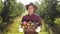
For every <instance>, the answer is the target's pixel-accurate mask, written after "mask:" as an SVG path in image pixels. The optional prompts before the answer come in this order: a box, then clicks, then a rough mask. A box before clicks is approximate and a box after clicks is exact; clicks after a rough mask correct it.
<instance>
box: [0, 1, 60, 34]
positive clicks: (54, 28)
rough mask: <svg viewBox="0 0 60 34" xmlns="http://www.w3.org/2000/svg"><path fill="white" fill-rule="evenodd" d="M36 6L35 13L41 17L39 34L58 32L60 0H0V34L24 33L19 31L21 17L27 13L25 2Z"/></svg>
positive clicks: (59, 28)
mask: <svg viewBox="0 0 60 34" xmlns="http://www.w3.org/2000/svg"><path fill="white" fill-rule="evenodd" d="M29 2H33V3H34V4H35V5H36V6H37V10H36V12H35V13H37V14H39V15H40V16H41V18H42V30H41V31H40V32H39V34H60V0H36V1H35V0H34V1H33V0H30V1H27V0H23V2H22V1H19V0H0V34H24V33H23V32H19V26H20V23H21V19H22V17H23V16H24V15H26V14H28V11H27V10H26V8H25V5H26V4H29Z"/></svg>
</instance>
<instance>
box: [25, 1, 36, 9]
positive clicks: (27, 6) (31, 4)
mask: <svg viewBox="0 0 60 34" xmlns="http://www.w3.org/2000/svg"><path fill="white" fill-rule="evenodd" d="M29 6H33V7H34V8H35V10H36V9H37V6H36V5H34V4H33V3H32V2H31V3H30V4H28V5H26V9H27V10H28V8H29Z"/></svg>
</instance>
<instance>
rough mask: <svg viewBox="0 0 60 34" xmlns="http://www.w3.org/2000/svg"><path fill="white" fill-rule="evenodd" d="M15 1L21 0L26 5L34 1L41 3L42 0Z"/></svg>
mask: <svg viewBox="0 0 60 34" xmlns="http://www.w3.org/2000/svg"><path fill="white" fill-rule="evenodd" d="M2 1H4V0H2ZM16 1H17V2H21V3H22V4H24V5H26V4H29V3H30V2H32V3H35V1H37V2H39V3H40V4H41V1H42V0H40V1H39V0H16Z"/></svg>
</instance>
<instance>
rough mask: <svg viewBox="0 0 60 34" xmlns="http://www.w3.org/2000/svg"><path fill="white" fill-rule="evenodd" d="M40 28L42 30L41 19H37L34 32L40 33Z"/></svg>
mask: <svg viewBox="0 0 60 34" xmlns="http://www.w3.org/2000/svg"><path fill="white" fill-rule="evenodd" d="M41 28H42V23H41V17H39V18H38V27H37V28H36V30H35V31H36V32H39V31H41Z"/></svg>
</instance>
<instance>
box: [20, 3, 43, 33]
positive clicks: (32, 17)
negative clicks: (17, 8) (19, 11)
mask: <svg viewBox="0 0 60 34" xmlns="http://www.w3.org/2000/svg"><path fill="white" fill-rule="evenodd" d="M26 9H27V11H28V14H27V15H25V16H24V17H23V18H22V22H25V21H26V22H30V21H32V22H37V23H38V27H37V28H36V29H35V31H34V32H32V31H29V32H28V31H24V34H38V32H39V31H40V29H41V25H42V24H41V17H40V16H39V15H37V14H35V11H36V9H37V7H36V6H35V5H34V4H33V3H30V4H28V5H26ZM20 31H21V32H22V31H23V28H20Z"/></svg>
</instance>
